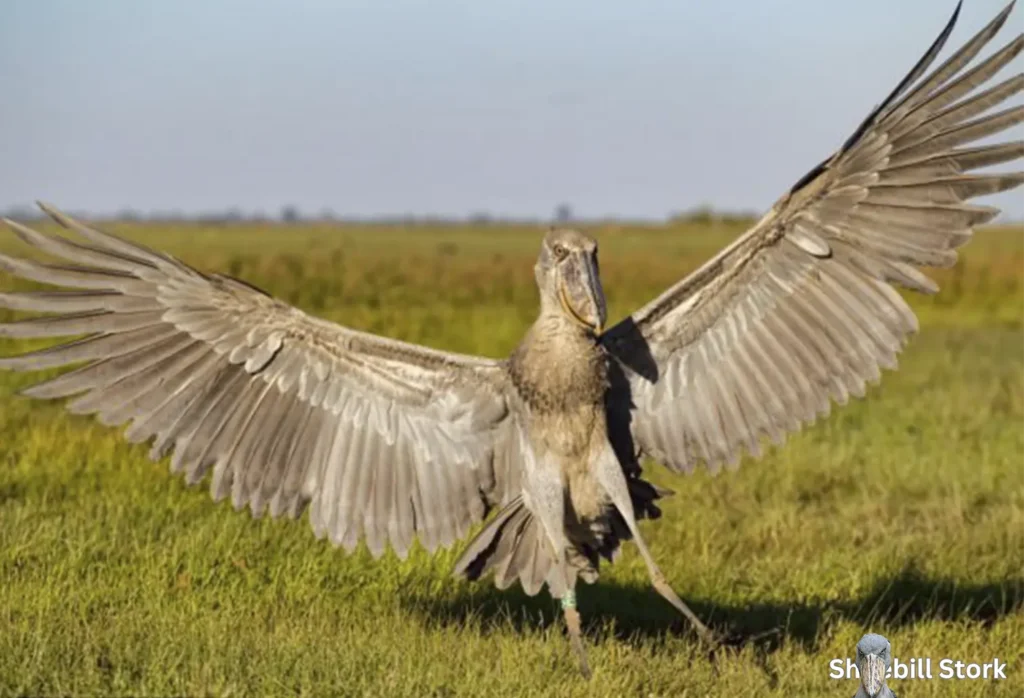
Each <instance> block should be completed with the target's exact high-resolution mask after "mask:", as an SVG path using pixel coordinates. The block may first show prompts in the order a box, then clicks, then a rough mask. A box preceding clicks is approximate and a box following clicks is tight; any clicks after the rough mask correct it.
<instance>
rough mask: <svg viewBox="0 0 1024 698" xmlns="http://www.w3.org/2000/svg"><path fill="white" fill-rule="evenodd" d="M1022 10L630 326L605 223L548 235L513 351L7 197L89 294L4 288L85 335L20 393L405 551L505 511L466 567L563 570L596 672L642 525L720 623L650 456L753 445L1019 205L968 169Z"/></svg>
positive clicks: (806, 404) (35, 242)
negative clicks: (604, 570)
mask: <svg viewBox="0 0 1024 698" xmlns="http://www.w3.org/2000/svg"><path fill="white" fill-rule="evenodd" d="M1011 7H1012V6H1011ZM958 11H959V8H958ZM1009 11H1010V7H1008V8H1006V9H1005V10H1004V11H1003V12H1001V13H1000V14H999V15H998V16H997V17H996V18H995V19H994V20H993V21H992V22H990V23H989V24H988V25H987V26H986V27H985V28H983V29H982V30H981V31H980V32H979V33H978V34H976V35H975V36H974V37H973V38H972V39H970V40H969V41H968V42H967V43H966V44H965V45H964V46H963V47H962V48H961V49H959V50H958V51H957V52H956V53H955V54H954V55H953V56H952V57H951V58H950V59H948V60H947V61H946V62H944V63H943V64H942V65H940V66H939V67H938V68H936V69H935V70H933V71H932V72H931V73H929V74H927V75H925V73H926V72H927V71H928V69H929V67H930V65H931V63H932V62H933V61H934V59H935V58H936V55H937V54H938V53H939V51H940V50H941V48H942V46H943V45H944V43H945V41H946V39H947V38H948V36H949V34H950V32H951V30H952V27H953V24H954V22H955V20H956V16H957V15H956V14H954V16H953V19H951V20H950V22H949V23H948V24H947V25H946V27H945V29H944V30H943V31H942V33H941V34H940V36H939V38H938V39H937V40H936V41H935V43H934V44H933V45H932V47H931V48H930V49H929V50H928V51H927V52H926V54H925V56H924V57H923V58H922V59H921V60H920V61H919V62H918V64H917V65H916V66H915V67H914V68H913V69H912V70H911V71H910V73H909V74H908V75H907V76H906V77H905V78H904V80H903V81H901V82H900V84H899V85H898V86H897V88H896V89H895V90H893V91H892V93H891V94H890V95H889V96H888V97H887V98H886V99H885V100H884V101H883V102H882V103H881V104H880V105H879V106H878V107H877V108H876V109H875V110H873V111H872V112H871V114H870V115H869V116H868V117H867V118H866V119H865V120H864V122H863V123H862V124H861V126H860V127H859V128H858V129H857V130H856V132H855V133H854V134H853V135H852V136H851V137H850V138H848V139H847V140H846V142H845V143H844V144H843V145H842V146H841V147H840V148H839V149H838V150H837V151H836V152H835V153H834V154H833V155H832V156H830V157H829V158H826V160H824V161H823V162H822V163H821V164H820V165H818V166H817V167H815V168H813V169H812V170H811V171H810V172H809V173H808V174H807V175H806V176H805V177H803V178H802V179H801V180H800V181H799V182H797V184H796V185H795V186H794V187H793V188H792V189H791V190H790V191H788V192H787V193H785V194H784V195H783V196H782V197H781V198H780V199H779V200H778V202H777V203H776V204H775V206H773V207H772V209H771V210H770V211H769V212H768V213H767V214H766V215H765V216H764V217H763V218H762V219H761V220H760V221H758V222H757V223H756V224H755V225H754V226H753V227H752V228H751V229H750V230H748V231H747V232H746V233H744V234H743V235H742V236H740V237H739V238H738V239H737V240H736V241H735V242H734V243H733V244H731V245H730V246H729V247H727V248H726V249H724V250H722V251H721V252H720V253H719V254H717V255H716V256H715V257H714V258H713V259H711V260H710V261H708V262H707V263H706V264H705V265H704V266H702V267H701V268H699V269H697V270H696V271H695V272H693V273H692V274H690V275H689V276H687V277H685V278H683V279H682V280H680V281H679V282H678V283H677V284H675V285H674V286H672V287H671V288H669V289H667V290H666V291H665V292H664V293H663V294H662V295H661V296H660V297H658V298H656V299H654V300H653V301H651V302H650V303H649V304H648V305H647V306H645V307H643V308H641V309H639V310H637V311H636V312H634V313H633V314H632V315H630V316H629V317H627V318H625V319H624V320H622V321H621V322H619V323H618V324H616V325H614V326H613V327H611V328H609V329H607V330H605V329H604V324H605V320H606V311H605V298H604V291H603V289H602V287H601V281H600V274H599V271H598V261H597V243H596V241H595V240H593V239H592V238H590V237H589V236H587V235H585V234H583V233H581V232H579V231H575V230H567V229H561V230H551V231H550V232H549V233H548V234H547V236H546V237H545V238H544V241H543V243H542V245H541V250H540V255H539V257H538V260H537V265H536V267H535V269H534V272H535V277H536V280H537V287H538V291H539V297H540V310H539V313H538V317H537V320H536V322H535V323H534V324H533V325H532V326H531V327H530V329H529V330H528V331H527V332H526V335H525V337H524V339H523V341H522V342H521V343H520V345H519V346H518V347H517V348H516V349H515V351H514V352H513V353H512V355H511V356H510V357H509V358H508V359H504V360H496V359H488V358H481V357H472V356H464V355H459V354H452V353H447V352H441V351H436V350H433V349H428V348H425V347H418V346H414V345H411V344H406V343H404V342H398V341H395V340H390V339H386V338H383V337H378V336H375V335H371V334H367V333H363V332H357V331H355V330H352V329H350V328H347V327H344V326H341V325H335V324H332V323H328V322H325V321H323V320H318V319H316V318H313V317H311V316H309V315H307V314H306V313H304V312H302V311H301V310H299V309H297V308H293V307H291V306H289V305H287V304H285V303H282V302H280V301H278V300H275V299H273V298H272V297H271V296H269V295H268V294H266V293H264V292H262V291H260V290H258V289H255V288H253V287H251V286H249V285H247V284H245V283H244V282H241V281H238V280H235V279H231V278H229V277H226V276H222V275H217V274H209V275H208V274H204V273H201V272H199V271H197V270H196V269H193V268H192V267H189V266H188V265H186V264H184V263H182V262H180V261H178V260H176V259H173V258H172V257H169V256H168V255H166V254H163V253H161V252H157V251H153V250H149V249H146V248H144V247H142V246H140V245H137V244H134V243H131V242H128V241H126V240H123V239H121V238H118V237H115V236H112V235H109V234H106V233H103V232H101V231H98V230H95V229H93V228H90V227H87V226H84V225H82V224H80V223H78V222H77V221H74V220H72V219H70V218H68V217H66V216H64V215H63V214H61V213H59V212H58V211H56V210H54V209H52V208H49V207H46V206H44V210H45V211H47V212H48V213H49V214H50V215H51V216H52V217H53V218H54V219H55V220H56V221H57V222H58V223H59V224H60V225H61V226H63V227H64V228H66V229H68V230H71V231H73V232H75V233H76V234H77V239H76V240H72V239H69V238H67V237H64V236H59V235H57V236H53V235H48V234H42V233H39V232H36V231H34V230H32V229H30V228H27V227H25V226H23V225H21V224H19V223H16V222H14V221H7V223H8V225H9V226H11V228H12V229H13V230H14V231H15V233H16V234H17V235H18V236H19V237H21V238H22V239H23V240H24V241H25V242H27V243H28V244H30V245H32V246H33V247H35V248H37V249H38V250H40V251H41V252H43V253H45V254H47V255H49V256H50V257H55V258H57V259H58V260H60V261H59V263H58V264H50V263H41V262H36V261H30V260H25V259H19V258H15V257H8V256H5V255H0V271H5V272H7V273H9V274H11V275H13V276H16V277H20V278H22V279H26V280H29V281H34V282H38V283H42V284H48V285H50V286H61V287H65V288H68V289H70V290H66V291H50V290H47V291H27V292H21V293H0V307H6V308H8V309H12V310H17V311H35V312H42V313H48V314H49V315H45V316H43V317H36V318H31V319H28V320H23V321H19V322H12V323H7V324H0V337H3V336H8V337H15V338H21V337H29V338H31V337H61V336H63V337H67V336H74V335H82V334H85V335H87V336H86V337H85V338H84V339H80V340H77V341H73V342H69V343H66V344H61V345H58V346H55V347H51V348H48V349H43V350H39V351H34V352H29V353H27V354H23V355H20V356H13V357H7V358H0V368H7V369H12V370H20V371H34V370H42V369H47V368H53V367H60V366H66V365H70V364H81V366H80V367H79V368H77V369H75V370H73V371H70V372H67V373H64V374H62V375H60V376H58V377H56V378H52V379H50V380H48V381H46V382H44V383H41V384H38V385H36V386H32V387H31V388H28V389H27V390H25V391H24V394H26V395H28V396H31V397H36V398H63V397H74V399H73V401H71V402H70V403H69V406H68V407H69V409H70V410H71V411H73V412H75V413H95V414H97V415H99V417H100V419H101V420H102V421H103V422H104V423H106V424H110V425H120V424H129V426H128V429H127V431H126V437H127V438H128V439H129V440H131V441H133V442H142V441H147V440H149V441H152V444H153V445H152V450H151V457H153V458H154V459H156V458H161V457H163V456H166V455H168V454H172V458H171V469H172V471H173V472H180V473H183V474H184V475H185V477H186V478H187V480H188V482H189V483H196V482H199V481H201V480H202V479H203V478H204V477H205V476H206V475H207V474H208V473H210V474H211V478H210V488H211V493H212V494H213V496H214V498H215V499H218V500H219V499H222V498H224V497H227V496H228V495H230V497H231V500H232V502H233V504H234V505H235V506H236V507H237V508H239V509H240V508H243V507H246V506H248V507H249V508H250V509H251V511H252V513H253V514H254V515H255V516H260V515H262V514H263V513H265V512H269V513H270V514H271V515H273V516H278V515H281V514H288V515H290V516H292V517H297V516H298V515H299V514H300V513H302V512H303V511H304V510H306V508H307V506H308V510H309V518H310V522H311V524H312V527H313V530H314V532H315V533H316V535H318V536H321V537H327V538H329V539H330V541H331V542H332V543H333V544H334V545H337V546H340V547H343V548H345V549H346V550H352V549H354V548H355V546H356V545H357V544H358V543H359V541H360V540H363V541H365V543H366V545H367V547H368V548H369V550H370V551H371V553H373V554H374V555H375V556H379V555H381V554H382V553H383V552H384V550H385V549H386V548H387V547H388V546H390V547H391V548H392V549H393V550H394V551H395V552H396V553H397V554H398V555H401V556H404V555H405V554H406V553H407V552H408V550H409V547H410V546H411V545H412V543H413V541H414V540H415V539H418V540H419V541H420V542H421V543H422V544H423V545H424V546H425V547H426V548H427V549H428V550H434V549H435V548H437V547H438V546H451V545H453V544H454V543H455V542H456V541H458V540H460V539H462V538H464V537H465V536H466V535H467V534H468V533H469V531H470V528H471V527H472V526H473V525H474V524H477V523H480V522H485V525H484V526H483V528H482V530H481V531H480V533H479V534H478V535H477V536H476V537H475V538H474V539H473V540H472V541H470V543H469V544H468V545H467V547H466V548H465V550H464V552H463V554H462V556H461V558H460V559H459V562H458V563H457V564H456V571H457V572H458V573H461V574H464V575H465V576H467V577H468V578H470V579H476V578H478V577H480V576H481V575H483V574H486V573H493V575H494V578H495V581H496V583H497V584H498V586H499V587H502V588H504V587H506V586H508V585H510V584H512V583H514V582H515V581H519V582H520V583H521V584H522V586H523V588H524V589H525V590H526V592H527V593H528V594H535V593H537V592H538V591H539V590H540V589H541V588H542V587H543V586H545V585H546V586H547V587H548V589H549V591H550V592H551V594H552V595H553V596H555V597H557V598H561V599H562V605H563V608H564V609H565V613H566V621H567V624H568V626H569V630H570V633H571V635H572V638H573V641H574V645H575V647H576V649H577V651H578V653H579V655H580V658H581V664H582V665H583V667H584V669H585V667H586V663H585V660H584V659H583V651H582V645H581V642H580V623H579V615H578V613H577V611H576V608H575V594H574V590H575V586H576V582H577V580H578V579H583V580H584V581H588V582H592V581H594V580H595V579H596V578H597V574H598V565H599V563H600V561H601V559H602V558H604V559H611V558H612V557H613V555H614V553H615V552H616V550H617V549H618V547H619V544H620V542H621V541H623V540H626V539H631V540H633V541H634V543H635V544H636V546H637V548H638V550H639V552H640V554H641V556H642V558H643V560H644V563H645V564H646V566H647V569H648V572H649V574H650V577H651V579H652V582H653V584H654V586H655V588H656V589H657V590H658V592H659V593H661V594H662V596H664V597H665V598H666V599H667V600H669V601H670V602H671V603H672V604H673V605H674V606H675V607H676V608H677V609H678V610H679V611H680V612H681V613H683V614H684V615H686V616H687V617H688V618H689V619H690V620H691V622H692V623H693V625H694V626H695V627H696V628H697V629H698V630H699V631H700V632H701V634H702V635H704V636H707V635H708V631H707V629H706V628H704V626H703V625H701V624H700V622H699V621H698V620H697V619H696V617H695V616H694V615H693V614H692V613H691V612H690V610H689V609H688V608H687V607H686V605H685V604H684V603H683V602H682V601H681V600H680V599H679V598H678V597H677V596H676V595H675V593H674V592H673V591H672V589H671V587H669V585H668V584H667V582H666V581H665V578H664V576H663V575H662V574H661V572H660V570H659V569H658V567H657V565H656V564H655V562H654V559H653V556H652V555H651V553H650V551H649V550H648V548H647V546H646V544H645V543H644V540H643V538H642V537H641V535H640V531H639V529H638V527H637V520H638V519H643V518H656V517H657V516H658V515H659V513H660V512H659V510H658V507H657V506H656V504H655V502H656V500H658V499H659V498H660V497H662V496H663V495H664V494H666V491H665V490H661V489H659V488H656V487H654V486H652V485H651V484H650V483H648V482H646V481H645V480H643V478H642V477H641V468H640V461H639V458H640V456H641V455H646V456H648V457H651V458H653V459H656V460H658V461H660V462H661V463H663V464H664V465H665V466H667V467H668V468H669V469H670V470H672V471H675V472H689V471H691V470H692V469H693V468H694V467H695V466H696V465H697V464H699V463H704V464H705V465H706V466H707V467H708V468H710V469H713V470H715V469H718V468H719V467H720V466H721V465H723V464H726V465H735V464H736V463H737V462H738V461H739V459H740V457H741V455H742V453H743V452H744V451H746V452H748V453H750V454H751V455H753V456H755V457H756V456H758V455H759V454H760V453H761V445H762V441H763V439H764V438H769V439H771V440H773V441H775V442H776V443H779V442H781V441H782V439H783V438H784V437H785V435H786V434H787V433H791V432H795V431H797V430H799V429H800V428H801V427H802V426H804V425H806V424H810V423H811V422H813V421H815V420H816V419H819V418H821V417H823V416H825V415H827V414H828V412H829V411H830V409H831V405H832V404H833V403H835V404H840V405H841V404H844V403H845V402H846V401H847V400H848V399H849V397H850V396H851V395H853V396H861V395H863V394H864V391H865V387H866V385H867V384H868V383H869V382H873V381H876V380H878V378H879V376H880V373H881V369H882V368H890V369H891V368H895V366H896V356H897V354H898V353H899V352H900V351H901V349H902V348H903V346H904V345H905V343H906V341H907V340H908V338H909V337H910V336H911V335H912V334H913V333H914V332H915V331H916V330H917V319H916V318H915V316H914V314H913V312H912V311H911V309H910V307H909V306H908V305H907V303H906V301H905V300H904V299H903V298H902V297H901V296H900V295H899V294H898V293H896V291H895V290H894V289H893V288H892V286H893V285H900V286H903V287H906V288H909V289H913V290H916V291H919V292H923V293H934V292H935V291H936V290H937V287H936V286H935V284H934V283H933V282H932V281H931V280H930V279H929V278H928V277H927V276H925V275H924V274H923V273H921V271H920V270H919V268H921V267H936V266H950V265H952V264H954V263H955V261H956V248H957V247H959V246H960V245H963V244H964V243H966V242H967V241H968V240H969V239H970V237H971V234H972V229H973V227H974V226H976V225H980V224H983V223H985V222H987V221H989V220H991V219H992V218H993V217H994V216H995V215H996V214H997V213H998V210H997V209H994V208H990V207H983V206H976V205H972V204H970V203H968V201H969V200H970V199H971V198H973V197H977V196H981V195H985V194H991V193H995V192H999V191H1006V190H1008V189H1011V188H1013V187H1016V186H1018V185H1020V184H1021V183H1022V182H1024V175H1022V174H1021V173H1013V172H1011V173H1001V172H992V171H987V172H983V173H973V172H971V171H972V170H975V169H978V168H985V167H989V166H991V165H998V164H1002V163H1008V162H1014V161H1017V160H1020V159H1021V158H1022V157H1024V143H1022V142H1020V141H1008V142H1003V143H997V144H993V145H984V146H971V147H964V146H966V145H967V144H970V143H973V142H974V141H977V140H979V139H981V138H984V137H986V136H990V135H993V134H998V133H1001V132H1003V131H1005V130H1006V129H1008V128H1010V127H1012V126H1014V125H1016V124H1019V123H1021V122H1022V121H1024V107H1011V108H1007V109H1004V110H1002V111H998V112H995V113H991V114H986V112H987V111H988V110H989V109H990V108H992V107H995V106H996V105H999V104H1001V103H1003V102H1005V101H1006V100H1007V99H1009V98H1010V97H1012V96H1013V95H1015V94H1017V93H1018V92H1020V91H1021V90H1022V89H1024V76H1022V75H1019V74H1018V75H1015V76H1012V77H1010V78H1009V79H1006V80H1004V81H1002V82H1000V83H998V84H996V85H994V86H992V87H990V88H987V89H985V90H983V91H978V88H979V87H980V86H982V85H984V84H986V83H987V82H988V81H989V80H990V79H991V78H992V77H993V76H994V75H995V74H996V73H997V72H999V70H1001V69H1002V68H1003V67H1005V66H1006V65H1007V64H1009V63H1010V61H1012V60H1013V59H1014V57H1016V56H1017V55H1019V54H1020V53H1021V51H1022V49H1024V36H1021V35H1018V36H1017V37H1015V38H1014V39H1013V40H1011V41H1010V42H1009V43H1008V44H1006V45H1005V46H1004V47H1003V48H1001V49H999V50H998V51H996V52H995V53H993V54H992V55H991V56H989V57H987V58H986V59H984V60H983V61H981V62H979V63H978V64H977V65H976V66H975V67H973V68H971V69H967V66H968V64H970V63H971V61H972V60H973V59H974V58H975V57H976V56H977V55H978V53H979V51H980V50H981V49H982V48H983V47H984V46H985V45H986V44H987V43H988V42H989V41H990V40H991V39H992V38H993V36H995V34H996V33H997V32H998V31H999V29H1000V28H1001V27H1002V26H1003V24H1004V23H1005V21H1006V18H1007V15H1008V14H1009ZM585 670H586V669H585Z"/></svg>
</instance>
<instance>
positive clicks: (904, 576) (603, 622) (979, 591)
mask: <svg viewBox="0 0 1024 698" xmlns="http://www.w3.org/2000/svg"><path fill="white" fill-rule="evenodd" d="M485 585H486V586H485ZM577 596H578V599H579V608H580V612H581V614H582V616H583V619H584V624H585V628H586V631H587V632H588V634H590V635H591V636H592V637H593V636H595V635H597V636H600V635H601V634H602V632H603V631H602V630H601V628H604V627H611V628H612V634H613V635H614V636H615V637H616V638H618V639H620V640H623V641H626V642H632V641H638V640H642V641H648V640H650V639H652V638H653V639H656V638H658V637H663V636H665V635H683V634H691V635H692V631H691V630H690V628H689V626H688V625H687V624H686V623H685V621H684V620H683V619H682V618H681V617H680V616H679V614H677V613H676V612H675V611H674V610H673V609H672V607H671V606H669V605H668V603H667V602H666V601H664V600H663V599H661V597H659V596H658V595H657V593H655V591H654V590H653V589H650V588H644V587H639V586H624V585H620V584H616V583H604V582H598V583H597V584H595V585H593V586H589V585H585V584H581V585H580V586H579V587H577ZM403 603H404V604H405V605H406V606H407V607H408V610H409V611H411V612H412V613H414V614H417V615H420V616H421V617H423V618H424V620H425V621H426V622H428V623H438V624H443V625H449V624H458V625H465V624H466V623H468V622H474V621H475V622H476V623H478V624H479V626H480V628H481V631H482V632H484V633H490V632H495V631H500V630H501V629H504V628H507V627H508V625H509V624H511V625H512V626H513V627H514V628H515V629H516V630H517V631H523V630H525V629H530V628H534V629H542V628H546V627H548V626H550V625H551V624H552V623H556V622H560V617H561V611H560V609H559V607H558V606H557V604H556V603H555V602H554V601H553V600H552V599H551V597H549V596H548V595H547V593H546V592H543V591H542V592H541V593H540V594H538V595H537V596H535V597H528V596H526V595H525V594H524V593H523V592H522V590H520V589H519V588H518V587H517V588H516V589H514V590H513V589H509V590H508V591H504V592H502V591H499V590H498V589H496V588H494V587H493V586H492V585H489V584H488V582H481V583H480V584H479V585H478V586H477V587H475V588H474V589H472V590H471V591H469V592H463V593H462V594H460V595H458V596H455V597H449V598H437V597H428V596H413V597H406V598H405V600H404V602H403ZM686 603H687V605H689V606H690V608H691V609H693V611H694V612H695V613H696V614H697V616H698V617H700V618H701V619H702V620H703V621H704V622H705V623H707V624H708V625H710V626H711V627H713V628H714V629H715V630H716V631H718V632H719V633H721V634H723V635H725V636H727V637H728V642H727V643H726V644H727V645H730V646H743V645H752V646H754V647H756V648H757V649H758V650H760V651H762V652H774V651H775V650H777V649H778V648H779V647H781V646H782V645H783V644H793V643H796V644H798V645H800V646H802V647H804V648H805V649H807V650H808V651H816V649H817V644H818V638H819V637H820V635H821V633H822V632H823V631H824V630H825V629H827V627H828V626H829V625H830V624H831V623H833V622H836V621H838V620H850V621H853V622H855V623H857V624H859V625H862V626H864V627H865V628H869V627H874V628H877V627H887V628H893V627H902V626H908V625H914V624H916V623H918V622H921V621H926V620H946V621H973V622H976V623H980V624H982V625H985V626H987V625H991V624H992V623H993V622H995V621H996V620H997V619H998V618H1001V617H1003V616H1006V615H1009V614H1012V613H1015V612H1017V611H1019V610H1021V609H1022V608H1024V579H1010V580H1006V581H1005V582H1001V583H992V584H982V585H963V584H958V583H957V582H956V581H955V580H950V579H931V578H928V577H926V576H925V575H923V574H921V573H920V572H919V571H917V570H916V569H914V568H907V569H905V570H903V571H902V572H901V573H900V574H898V575H895V576H894V577H892V578H890V579H886V580H882V581H881V582H880V583H879V584H877V585H876V586H875V588H874V589H872V591H871V592H870V593H868V594H866V595H865V596H863V597H862V598H860V599H857V600H855V601H852V602H845V603H843V602H837V603H822V604H813V603H812V604H805V603H800V602H794V603H778V604H751V605H744V606H727V605H720V604H716V603H714V602H713V601H711V600H698V599H686Z"/></svg>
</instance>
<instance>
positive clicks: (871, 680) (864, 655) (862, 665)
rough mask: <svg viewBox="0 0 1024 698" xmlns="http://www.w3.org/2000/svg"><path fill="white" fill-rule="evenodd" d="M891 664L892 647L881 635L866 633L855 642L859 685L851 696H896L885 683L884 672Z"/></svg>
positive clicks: (863, 697) (868, 697)
mask: <svg viewBox="0 0 1024 698" xmlns="http://www.w3.org/2000/svg"><path fill="white" fill-rule="evenodd" d="M891 666H892V648H891V647H890V645H889V641H888V640H886V639H885V638H884V637H882V636H881V635H875V634H874V633H868V634H867V635H865V636H864V637H862V638H861V639H860V642H858V643H857V671H858V672H860V687H859V688H858V689H857V694H856V695H855V696H854V697H853V698H896V694H895V693H893V692H892V689H891V688H889V687H888V686H886V685H885V672H887V671H888V670H889V667H891Z"/></svg>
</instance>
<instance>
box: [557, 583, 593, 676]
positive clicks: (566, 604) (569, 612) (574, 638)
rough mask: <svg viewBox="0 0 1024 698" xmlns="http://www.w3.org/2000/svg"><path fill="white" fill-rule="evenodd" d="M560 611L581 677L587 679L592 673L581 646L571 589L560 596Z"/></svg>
mask: <svg viewBox="0 0 1024 698" xmlns="http://www.w3.org/2000/svg"><path fill="white" fill-rule="evenodd" d="M562 612H563V613H564V615H565V627H566V629H567V630H568V631H569V643H570V644H571V645H572V649H573V651H574V652H575V653H576V658H577V659H578V660H579V664H580V673H581V674H583V678H585V679H589V678H590V677H591V676H592V675H593V674H592V672H591V671H590V663H589V662H588V661H587V650H586V648H584V647H583V631H582V628H581V623H580V613H579V611H577V610H576V594H575V593H574V592H573V591H572V590H569V591H567V592H566V594H565V596H563V597H562Z"/></svg>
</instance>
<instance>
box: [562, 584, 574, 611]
mask: <svg viewBox="0 0 1024 698" xmlns="http://www.w3.org/2000/svg"><path fill="white" fill-rule="evenodd" d="M570 608H576V592H575V591H573V590H572V589H569V590H568V591H566V592H565V594H564V595H563V596H562V610H564V611H568V610H569V609H570Z"/></svg>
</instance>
